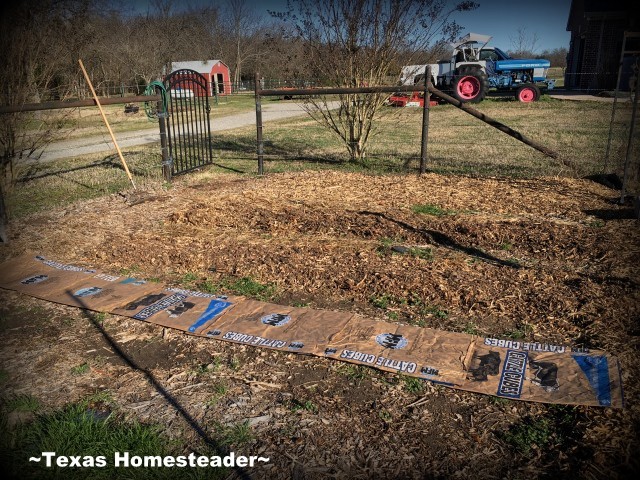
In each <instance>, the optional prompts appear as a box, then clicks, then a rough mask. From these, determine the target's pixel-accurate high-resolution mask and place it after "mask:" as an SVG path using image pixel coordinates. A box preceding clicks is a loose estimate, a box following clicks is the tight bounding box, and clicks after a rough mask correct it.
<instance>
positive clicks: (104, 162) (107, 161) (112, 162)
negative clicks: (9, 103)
mask: <svg viewBox="0 0 640 480" xmlns="http://www.w3.org/2000/svg"><path fill="white" fill-rule="evenodd" d="M141 153H142V152H139V151H136V152H126V153H123V154H122V155H123V157H125V161H126V157H134V156H135V155H140V154H141ZM40 166H41V165H40ZM38 167H39V165H34V166H31V167H30V168H29V170H27V173H26V174H25V175H23V176H22V177H21V178H20V180H18V181H19V182H20V183H26V182H30V181H32V180H40V179H43V178H48V177H60V178H62V179H63V180H68V181H70V182H72V183H75V184H77V185H79V186H81V187H85V188H94V187H93V186H90V185H85V184H83V183H81V182H78V181H76V180H72V179H69V178H68V177H63V175H65V174H68V173H73V172H79V171H82V170H88V169H91V168H96V167H111V168H115V169H118V170H122V171H123V172H124V171H125V170H124V167H123V166H122V162H120V157H119V156H118V155H117V154H113V155H108V156H106V157H104V158H102V159H100V160H96V161H94V162H91V163H87V164H85V165H79V166H77V167H71V168H65V169H61V170H54V171H48V172H40V171H39V168H38ZM127 167H129V171H130V172H131V173H132V174H134V175H138V176H146V175H147V174H148V173H147V172H145V171H143V170H139V169H135V168H131V167H130V166H129V165H127Z"/></svg>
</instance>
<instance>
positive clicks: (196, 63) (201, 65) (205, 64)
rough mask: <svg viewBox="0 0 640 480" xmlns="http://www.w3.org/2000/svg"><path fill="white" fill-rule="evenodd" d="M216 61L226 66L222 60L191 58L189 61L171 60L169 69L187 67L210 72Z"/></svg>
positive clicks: (199, 71) (173, 70)
mask: <svg viewBox="0 0 640 480" xmlns="http://www.w3.org/2000/svg"><path fill="white" fill-rule="evenodd" d="M218 63H221V64H223V65H225V66H226V64H225V63H224V62H223V61H222V60H192V61H189V62H173V63H172V64H171V71H172V72H175V71H176V70H184V69H188V70H195V71H196V72H198V73H210V72H211V69H212V68H213V67H214V66H215V65H216V64H218Z"/></svg>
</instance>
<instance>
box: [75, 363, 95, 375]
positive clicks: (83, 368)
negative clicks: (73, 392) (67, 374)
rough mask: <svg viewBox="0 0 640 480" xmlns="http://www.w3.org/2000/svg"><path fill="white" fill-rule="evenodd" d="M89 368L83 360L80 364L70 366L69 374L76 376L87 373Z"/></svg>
mask: <svg viewBox="0 0 640 480" xmlns="http://www.w3.org/2000/svg"><path fill="white" fill-rule="evenodd" d="M89 370H91V367H90V366H89V364H88V363H87V362H85V363H81V364H80V365H76V366H75V367H72V368H71V374H72V375H77V376H79V375H84V374H85V373H88V372H89Z"/></svg>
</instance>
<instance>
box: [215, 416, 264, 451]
mask: <svg viewBox="0 0 640 480" xmlns="http://www.w3.org/2000/svg"><path fill="white" fill-rule="evenodd" d="M216 429H217V432H218V438H219V440H220V443H221V444H222V445H226V446H230V447H241V446H243V445H246V444H247V443H249V442H251V441H252V440H253V439H254V438H255V436H254V434H253V430H252V428H251V425H249V421H248V420H246V421H244V422H242V423H234V424H231V425H220V424H218V425H217V426H216Z"/></svg>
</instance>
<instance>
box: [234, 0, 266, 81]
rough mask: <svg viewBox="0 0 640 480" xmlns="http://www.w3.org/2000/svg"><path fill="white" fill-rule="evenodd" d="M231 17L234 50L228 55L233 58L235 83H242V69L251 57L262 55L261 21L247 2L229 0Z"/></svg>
mask: <svg viewBox="0 0 640 480" xmlns="http://www.w3.org/2000/svg"><path fill="white" fill-rule="evenodd" d="M227 11H228V15H229V39H230V40H231V41H232V48H230V49H228V54H229V55H230V57H231V58H233V83H234V85H238V84H239V83H240V82H241V81H242V67H243V65H244V63H245V62H246V61H247V60H248V59H249V58H251V57H255V56H256V55H260V52H259V49H258V46H259V42H260V36H259V35H258V32H259V29H260V19H259V17H258V16H257V15H256V12H255V10H254V9H253V6H252V5H251V4H250V3H249V2H247V0H227Z"/></svg>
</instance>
